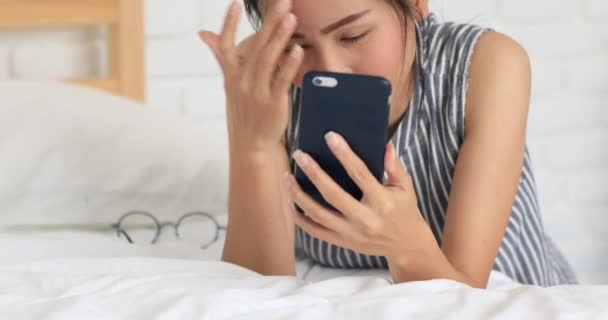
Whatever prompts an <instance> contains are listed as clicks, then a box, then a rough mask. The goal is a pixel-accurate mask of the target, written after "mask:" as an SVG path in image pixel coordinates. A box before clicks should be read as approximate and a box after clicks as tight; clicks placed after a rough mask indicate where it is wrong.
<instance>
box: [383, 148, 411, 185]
mask: <svg viewBox="0 0 608 320" xmlns="http://www.w3.org/2000/svg"><path fill="white" fill-rule="evenodd" d="M384 168H385V170H386V174H387V175H388V179H387V180H386V183H385V185H386V186H391V187H398V188H401V189H404V190H405V189H407V188H408V185H409V181H410V175H409V174H408V173H407V170H406V169H405V167H404V166H403V164H402V163H401V160H399V157H398V156H397V153H396V151H395V146H394V145H393V143H392V142H389V143H388V144H387V145H386V151H385V152H384Z"/></svg>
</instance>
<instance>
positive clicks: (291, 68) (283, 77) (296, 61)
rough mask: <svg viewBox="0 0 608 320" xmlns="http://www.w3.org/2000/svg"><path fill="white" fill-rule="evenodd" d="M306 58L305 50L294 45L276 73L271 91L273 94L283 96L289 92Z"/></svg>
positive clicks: (282, 58)
mask: <svg viewBox="0 0 608 320" xmlns="http://www.w3.org/2000/svg"><path fill="white" fill-rule="evenodd" d="M303 57H304V49H302V47H300V46H299V45H297V44H296V45H294V46H293V47H292V48H291V50H289V52H288V53H287V55H286V56H284V57H281V59H280V60H281V62H280V66H279V69H278V71H276V72H274V70H273V73H274V77H275V78H274V80H272V84H271V85H272V88H271V91H272V92H273V94H282V93H285V92H288V90H289V88H290V87H291V84H292V83H293V80H294V78H295V77H296V74H297V73H298V70H299V69H300V65H302V61H303Z"/></svg>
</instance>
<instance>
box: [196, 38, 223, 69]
mask: <svg viewBox="0 0 608 320" xmlns="http://www.w3.org/2000/svg"><path fill="white" fill-rule="evenodd" d="M198 36H199V37H200V38H201V40H203V42H204V43H205V44H206V45H207V47H209V49H211V52H213V55H214V56H215V59H217V62H218V63H219V62H220V51H219V42H220V37H219V36H218V35H217V34H215V33H213V32H211V31H205V30H203V31H200V32H199V33H198Z"/></svg>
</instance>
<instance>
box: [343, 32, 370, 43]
mask: <svg viewBox="0 0 608 320" xmlns="http://www.w3.org/2000/svg"><path fill="white" fill-rule="evenodd" d="M367 34H368V32H364V33H362V34H360V35H358V36H354V37H345V38H342V41H346V42H357V41H359V40H361V39H363V38H365V36H366V35H367Z"/></svg>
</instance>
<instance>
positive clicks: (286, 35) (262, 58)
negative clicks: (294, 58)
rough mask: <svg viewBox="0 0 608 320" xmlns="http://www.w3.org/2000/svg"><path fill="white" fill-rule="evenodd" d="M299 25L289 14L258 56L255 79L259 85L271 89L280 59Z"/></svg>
mask: <svg viewBox="0 0 608 320" xmlns="http://www.w3.org/2000/svg"><path fill="white" fill-rule="evenodd" d="M296 24H297V21H296V16H295V15H294V14H293V13H289V14H287V15H286V16H285V17H284V18H283V20H282V21H281V23H280V24H279V25H278V27H277V28H276V30H275V32H274V34H273V36H272V37H271V38H270V39H269V40H268V43H267V44H266V47H264V48H263V49H262V50H261V51H260V53H259V55H258V58H257V60H258V63H257V66H256V72H255V77H256V78H257V79H258V81H259V83H261V84H265V85H267V86H268V89H270V86H271V85H272V83H271V82H272V78H273V75H274V73H275V70H276V68H277V66H278V63H279V58H280V57H281V56H282V55H283V54H284V53H285V48H286V47H287V44H288V43H289V40H290V39H291V35H292V34H293V32H294V30H295V26H296Z"/></svg>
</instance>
